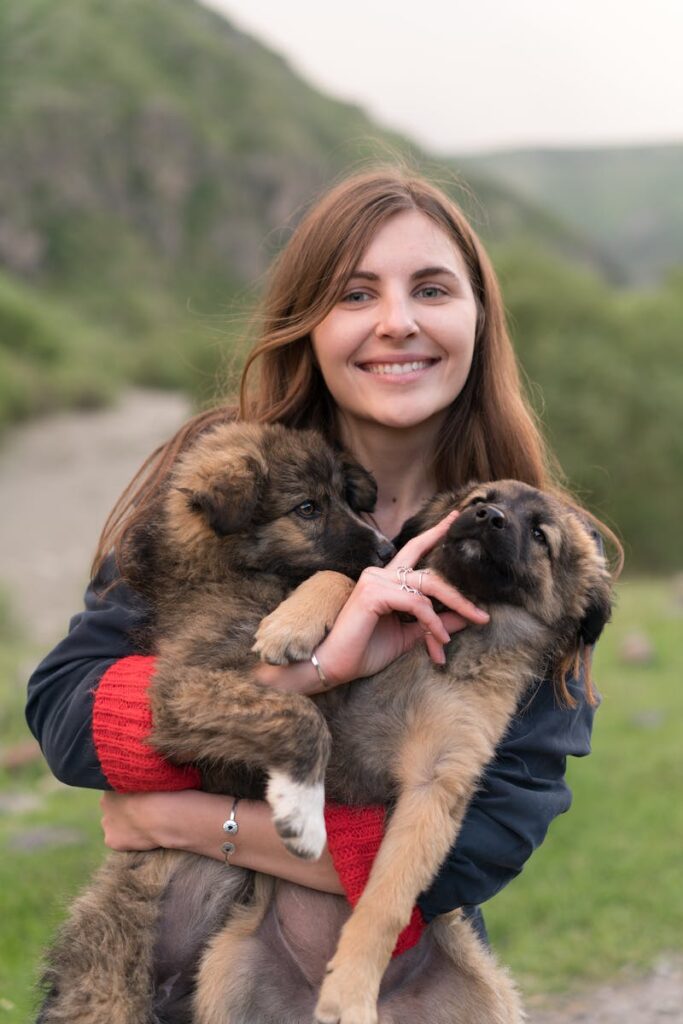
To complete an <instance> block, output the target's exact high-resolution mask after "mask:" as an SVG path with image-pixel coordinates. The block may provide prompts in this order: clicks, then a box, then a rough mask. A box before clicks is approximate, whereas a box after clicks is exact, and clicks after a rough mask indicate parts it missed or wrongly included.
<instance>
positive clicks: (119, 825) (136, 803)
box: [100, 793, 176, 850]
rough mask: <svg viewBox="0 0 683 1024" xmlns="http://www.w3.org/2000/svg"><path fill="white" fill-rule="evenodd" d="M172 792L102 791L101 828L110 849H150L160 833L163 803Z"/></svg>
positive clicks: (156, 845) (157, 842)
mask: <svg viewBox="0 0 683 1024" xmlns="http://www.w3.org/2000/svg"><path fill="white" fill-rule="evenodd" d="M175 795H176V794H175V793H103V794H102V797H101V799H100V807H101V808H102V831H103V832H104V842H105V844H106V845H107V846H108V847H109V849H110V850H154V849H156V848H157V847H158V846H163V845H164V843H163V841H162V838H161V836H160V834H158V833H159V832H160V828H159V826H160V824H162V823H163V810H162V807H163V804H164V803H165V802H167V799H166V800H165V798H169V797H173V796H175Z"/></svg>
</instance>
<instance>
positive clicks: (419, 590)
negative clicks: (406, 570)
mask: <svg viewBox="0 0 683 1024" xmlns="http://www.w3.org/2000/svg"><path fill="white" fill-rule="evenodd" d="M419 572H420V576H419V578H418V581H417V593H418V594H419V595H420V597H424V594H423V593H422V577H423V576H426V575H427V573H428V572H429V569H420V570H419Z"/></svg>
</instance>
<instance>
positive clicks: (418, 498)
mask: <svg viewBox="0 0 683 1024" xmlns="http://www.w3.org/2000/svg"><path fill="white" fill-rule="evenodd" d="M340 433H341V439H342V441H343V443H344V445H345V446H346V448H348V450H349V451H351V452H352V453H353V455H354V456H355V457H356V458H357V459H358V461H359V462H360V463H361V465H362V466H364V467H365V469H367V470H369V471H370V472H371V473H372V475H373V476H374V478H375V480H376V481H377V505H376V506H375V511H374V513H373V518H374V520H375V522H376V524H377V525H378V527H379V528H380V530H381V531H382V533H384V534H385V536H387V537H395V536H396V534H397V533H398V531H399V530H400V528H401V526H402V525H403V523H404V522H405V521H406V519H408V518H409V517H410V516H412V515H414V514H415V513H416V512H417V510H418V509H419V508H420V506H421V505H422V503H423V502H424V501H425V500H426V499H427V498H430V497H431V496H432V495H433V494H434V492H435V490H436V481H435V479H434V475H433V468H432V462H433V457H434V447H435V443H436V436H435V435H436V431H435V430H434V429H430V430H429V431H427V430H425V429H420V428H411V429H409V430H395V429H391V430H388V429H385V428H382V427H376V426H374V425H368V426H365V425H364V426H363V429H360V428H359V427H357V426H356V425H355V424H349V423H347V422H342V423H340Z"/></svg>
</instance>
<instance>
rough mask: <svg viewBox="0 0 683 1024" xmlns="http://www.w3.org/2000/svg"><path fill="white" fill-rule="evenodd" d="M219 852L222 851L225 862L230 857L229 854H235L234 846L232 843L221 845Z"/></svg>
mask: <svg viewBox="0 0 683 1024" xmlns="http://www.w3.org/2000/svg"><path fill="white" fill-rule="evenodd" d="M221 850H222V851H223V855H224V856H225V858H226V860H227V858H228V857H229V856H230V854H231V853H234V852H235V844H234V843H221Z"/></svg>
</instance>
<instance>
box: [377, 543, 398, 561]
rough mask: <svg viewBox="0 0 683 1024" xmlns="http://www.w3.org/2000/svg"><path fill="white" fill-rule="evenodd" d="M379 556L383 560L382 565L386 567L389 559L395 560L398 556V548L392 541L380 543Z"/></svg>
mask: <svg viewBox="0 0 683 1024" xmlns="http://www.w3.org/2000/svg"><path fill="white" fill-rule="evenodd" d="M377 554H378V555H379V557H380V558H381V560H382V565H386V564H387V562H388V561H389V559H391V558H393V557H394V555H395V554H396V548H395V547H394V545H393V544H392V543H391V541H390V540H383V541H380V543H379V545H378V547H377Z"/></svg>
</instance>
